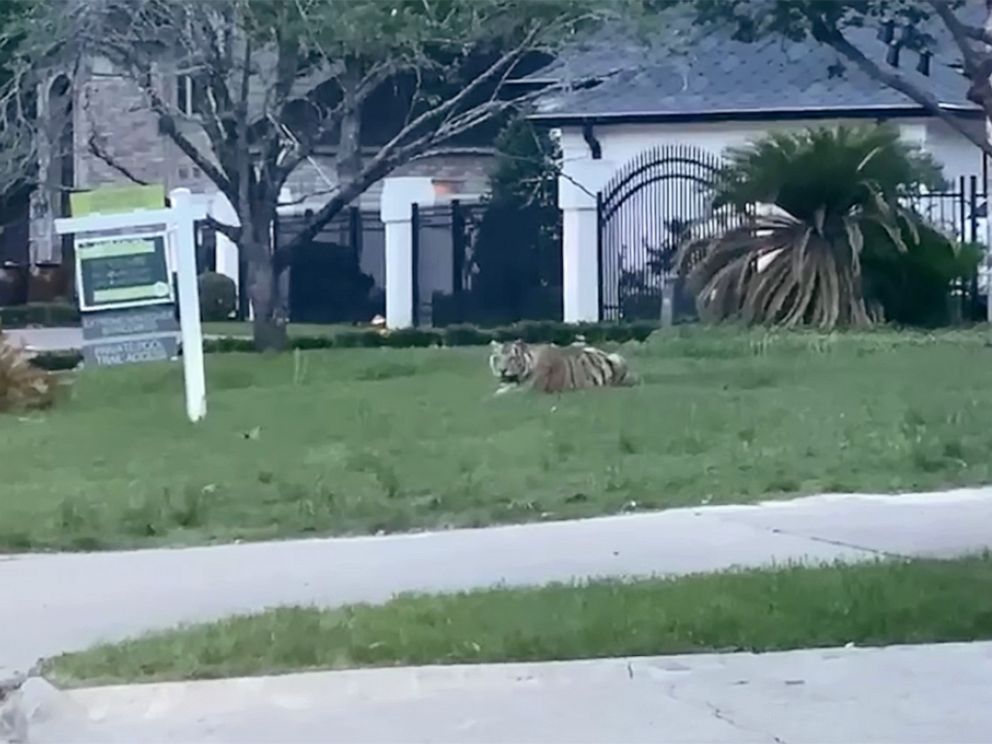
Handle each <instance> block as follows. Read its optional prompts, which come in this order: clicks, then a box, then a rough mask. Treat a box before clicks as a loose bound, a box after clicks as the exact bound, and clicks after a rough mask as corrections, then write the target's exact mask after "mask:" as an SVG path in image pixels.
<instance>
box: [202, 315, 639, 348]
mask: <svg viewBox="0 0 992 744" xmlns="http://www.w3.org/2000/svg"><path fill="white" fill-rule="evenodd" d="M657 327H658V324H657V323H655V322H650V321H639V322H634V323H577V324H574V325H573V324H567V323H558V322H554V321H523V322H521V323H515V324H513V325H510V326H504V327H502V328H493V329H482V328H476V327H475V326H468V325H452V326H448V327H447V328H441V329H422V328H404V329H402V330H398V331H390V332H387V333H383V332H381V331H377V330H372V329H367V330H361V331H357V330H356V331H342V332H340V333H336V334H333V335H331V334H328V335H323V336H295V337H290V339H289V343H290V347H291V348H294V349H354V348H381V347H385V348H393V349H408V348H414V347H428V346H483V345H485V344H488V343H489V342H490V341H494V340H495V341H511V340H513V339H517V338H519V339H523V340H524V341H526V342H527V343H532V344H533V343H553V344H558V345H559V346H564V345H567V344H570V343H572V342H573V341H574V340H575V338H576V336H582V337H583V338H585V340H586V342H587V343H590V344H598V343H603V342H606V341H612V342H615V343H623V342H624V341H644V340H645V339H646V338H647V337H648V336H649V335H651V332H652V331H654V330H655V329H656V328H657ZM203 350H204V351H205V352H207V353H223V352H232V351H241V352H248V351H254V350H255V345H254V342H253V341H252V340H251V339H250V338H219V339H208V340H206V341H204V342H203Z"/></svg>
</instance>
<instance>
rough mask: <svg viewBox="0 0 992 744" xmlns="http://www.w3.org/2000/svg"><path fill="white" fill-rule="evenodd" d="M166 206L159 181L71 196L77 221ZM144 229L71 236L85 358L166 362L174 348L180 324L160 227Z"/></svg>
mask: <svg viewBox="0 0 992 744" xmlns="http://www.w3.org/2000/svg"><path fill="white" fill-rule="evenodd" d="M164 203H165V190H164V189H163V188H162V187H161V186H138V187H116V186H111V187H104V188H100V189H95V190H93V191H88V192H82V193H77V194H72V195H71V196H70V206H71V208H72V213H73V217H74V218H78V217H84V216H89V217H93V216H97V215H113V214H122V213H134V214H135V215H136V217H137V216H138V215H140V214H143V213H146V212H147V211H148V210H155V209H162V208H163V207H164ZM142 210H145V212H143V211H142ZM144 227H145V229H144V230H143V231H142V232H140V233H138V232H133V233H129V234H121V232H122V231H121V230H119V229H116V230H115V229H107V230H101V229H99V228H98V229H97V230H93V231H91V232H90V233H89V234H88V235H85V236H84V235H79V236H77V237H76V239H75V260H76V288H77V290H78V294H79V309H80V311H81V316H82V326H83V358H84V359H85V360H86V361H87V362H88V363H91V364H96V365H97V366H112V365H118V364H133V363H138V362H154V361H166V360H169V359H174V358H175V357H176V355H177V353H178V347H179V340H178V334H179V322H178V320H177V318H176V310H175V301H176V298H175V291H174V284H173V281H172V272H173V267H171V266H170V265H169V255H168V251H167V243H166V238H167V234H166V231H165V225H162V226H161V227H159V228H155V227H148V226H144ZM135 229H136V228H131V230H132V231H133V230H135ZM123 232H127V230H125V231H123Z"/></svg>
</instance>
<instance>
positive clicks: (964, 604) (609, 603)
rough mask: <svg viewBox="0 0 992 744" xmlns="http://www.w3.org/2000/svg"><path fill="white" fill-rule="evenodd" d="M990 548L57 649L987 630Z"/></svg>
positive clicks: (258, 623) (99, 673)
mask: <svg viewBox="0 0 992 744" xmlns="http://www.w3.org/2000/svg"><path fill="white" fill-rule="evenodd" d="M990 585H992V558H990V557H989V556H988V555H985V556H982V557H970V558H964V559H959V560H953V561H936V560H913V561H906V562H892V563H870V564H861V565H853V566H844V565H837V566H825V567H816V568H802V567H786V568H782V569H777V570H763V571H758V570H753V571H746V572H729V573H722V574H709V575H696V576H688V577H682V578H678V579H668V580H651V581H638V582H618V581H604V582H596V583H592V584H586V585H578V586H569V585H553V586H547V587H542V588H539V589H491V590H485V591H475V592H470V593H466V594H453V595H441V596H401V597H398V598H396V599H394V600H393V601H391V602H389V603H387V604H385V605H381V606H368V605H356V606H350V607H345V608H341V609H337V610H323V611H322V610H317V609H313V608H287V609H278V610H272V611H268V612H265V613H262V614H259V615H251V616H242V617H234V618H230V619H226V620H223V621H220V622H216V623H209V624H203V625H195V626H190V627H186V628H179V629H177V630H172V631H168V632H164V633H156V634H152V635H149V636H146V637H144V638H139V639H136V640H132V641H128V642H125V643H120V644H112V645H105V646H99V647H96V648H93V649H90V650H88V651H84V652H82V653H74V654H68V655H66V656H62V657H59V658H56V659H54V660H50V661H48V662H47V663H46V664H45V665H44V666H45V668H44V673H45V674H46V675H48V676H50V677H51V678H53V679H54V680H55V681H56V682H58V683H61V684H70V685H73V684H83V683H86V684H93V683H112V682H121V681H127V682H133V681H151V680H163V679H166V680H172V679H193V678H209V677H234V676H242V675H258V674H266V673H272V672H289V671H301V670H304V669H342V668H350V667H366V666H392V665H397V664H402V665H407V664H411V665H420V664H453V663H480V662H505V661H544V660H556V659H581V658H593V657H601V656H643V655H654V654H673V653H689V652H697V651H713V650H720V651H730V650H734V651H736V650H751V651H775V650H783V649H792V648H806V647H822V646H842V645H845V644H847V643H852V642H853V643H855V644H857V645H887V644H893V643H926V642H938V641H969V640H977V639H988V638H992V592H989V591H988V588H989V586H990Z"/></svg>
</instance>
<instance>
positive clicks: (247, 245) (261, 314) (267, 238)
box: [241, 220, 289, 351]
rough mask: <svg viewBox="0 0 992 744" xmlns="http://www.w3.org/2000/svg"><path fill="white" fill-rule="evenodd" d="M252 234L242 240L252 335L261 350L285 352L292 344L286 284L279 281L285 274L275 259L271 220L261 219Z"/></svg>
mask: <svg viewBox="0 0 992 744" xmlns="http://www.w3.org/2000/svg"><path fill="white" fill-rule="evenodd" d="M259 222H266V223H267V224H264V225H259V224H256V225H255V228H254V229H253V230H252V233H253V235H251V236H249V237H247V238H246V239H244V240H243V241H242V246H241V248H242V250H244V251H245V255H247V256H248V273H249V278H248V296H249V297H250V298H251V304H252V312H253V313H254V319H253V324H252V334H253V337H254V341H255V349H256V350H258V351H282V350H284V349H285V348H286V347H287V346H288V345H289V336H288V334H287V331H286V324H287V322H288V320H289V317H288V313H287V299H288V298H287V297H286V296H285V294H286V292H285V289H286V283H285V282H283V281H280V280H281V278H282V276H283V274H284V271H283V270H282V268H283V267H281V266H280V265H279V264H278V263H277V262H276V261H275V260H274V258H275V257H274V255H273V250H272V245H271V243H272V240H271V231H270V228H271V220H260V221H259Z"/></svg>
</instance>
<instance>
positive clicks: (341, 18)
mask: <svg viewBox="0 0 992 744" xmlns="http://www.w3.org/2000/svg"><path fill="white" fill-rule="evenodd" d="M639 2H640V0H615V1H613V2H607V3H604V2H601V0H210V2H204V0H87V1H85V2H84V1H82V0H37V2H36V3H35V4H34V6H33V7H32V9H31V10H30V11H29V12H28V16H29V18H28V19H27V22H26V23H25V24H24V26H23V27H22V34H23V36H22V39H21V41H20V47H19V48H20V49H21V53H22V60H23V61H24V64H23V65H22V74H21V75H20V76H15V77H16V78H17V79H16V80H15V81H14V82H13V83H12V84H11V85H9V86H8V91H7V95H6V97H5V99H4V100H5V101H6V102H7V103H6V105H7V107H8V108H11V107H13V109H17V107H18V106H19V105H20V104H19V102H20V101H22V99H23V90H24V89H25V86H26V83H27V82H29V81H31V80H32V79H37V78H38V76H39V74H40V72H41V71H43V70H44V69H45V68H46V67H49V66H51V64H52V63H54V62H55V61H57V62H58V63H59V64H61V65H63V66H64V65H66V64H72V63H73V62H75V61H78V60H83V59H87V58H90V59H92V58H102V59H105V60H109V61H110V63H111V64H112V65H113V69H114V71H115V74H121V75H125V76H126V77H127V78H128V79H130V80H131V81H133V82H134V84H135V85H137V86H139V87H140V89H141V91H142V93H143V96H144V99H145V103H146V105H147V107H148V110H149V111H150V112H151V113H152V114H153V115H154V116H155V117H156V119H157V121H158V126H159V129H160V131H161V132H162V133H163V134H164V135H165V136H167V137H168V138H169V139H170V140H171V141H172V142H174V143H175V145H176V146H177V147H178V149H179V150H180V151H181V152H182V153H183V154H184V155H185V156H186V157H187V158H188V159H189V160H190V161H192V163H193V164H195V165H196V167H198V168H199V169H200V170H201V171H202V172H203V173H204V174H205V175H206V176H207V177H208V178H209V179H210V180H211V181H212V182H213V183H214V184H215V185H216V187H217V189H218V190H219V191H220V192H222V193H223V194H224V195H225V196H226V197H227V198H228V200H229V201H230V203H231V204H232V206H233V207H234V210H235V212H236V214H237V217H238V221H239V224H238V225H228V224H216V225H215V227H216V228H217V229H218V230H219V231H220V232H222V233H223V234H224V235H226V236H228V237H229V238H231V239H232V240H234V241H235V242H236V243H237V245H238V247H239V250H240V251H241V252H242V255H243V256H244V257H245V258H246V259H247V264H248V267H249V269H248V273H249V276H248V290H249V296H250V298H251V301H252V305H253V310H254V317H255V326H254V332H255V342H256V346H257V347H258V348H260V349H269V348H280V347H282V346H284V345H285V343H286V329H285V325H286V318H285V317H284V314H283V313H282V312H281V311H280V308H281V307H282V306H283V303H282V302H281V299H282V298H281V297H280V283H279V281H278V279H279V274H280V271H281V269H282V267H284V266H285V264H286V260H285V257H286V255H287V254H289V253H290V252H291V251H292V250H293V248H294V247H295V245H297V244H301V243H306V242H308V241H310V240H312V239H313V238H314V237H315V236H316V235H317V234H318V233H319V232H320V230H321V229H322V228H323V227H324V226H325V225H326V224H327V223H328V222H329V221H330V220H331V219H333V218H334V216H335V215H336V214H338V213H339V212H340V211H341V210H342V209H343V208H345V207H346V206H348V205H349V203H351V202H352V201H353V200H354V199H355V198H356V197H358V196H359V195H360V194H361V193H362V192H364V191H365V190H366V189H367V188H368V187H369V186H370V185H371V184H373V183H374V182H376V181H378V180H380V179H381V178H383V177H385V176H386V175H388V174H389V173H390V172H391V171H393V170H394V169H395V168H397V167H398V166H400V165H402V164H403V163H405V162H407V161H409V160H410V159H411V158H414V157H416V156H418V155H421V154H423V153H425V152H426V151H428V150H429V149H431V148H434V147H436V146H437V145H439V144H441V143H443V142H445V141H446V140H450V139H451V138H453V137H456V136H458V135H460V134H463V133H465V132H468V131H469V130H471V129H473V128H474V127H477V126H479V125H480V124H482V123H484V122H487V121H489V120H491V119H493V117H497V116H500V115H502V114H503V113H504V112H507V111H508V110H509V109H511V108H513V107H520V106H522V105H526V103H527V102H528V101H529V100H530V98H531V97H532V96H533V95H534V91H529V92H527V91H525V92H522V93H519V92H518V93H515V94H514V93H510V92H509V91H510V88H509V87H508V86H507V85H506V83H507V81H509V80H511V79H512V78H513V76H514V75H515V74H517V73H518V72H519V71H520V70H521V69H522V67H521V66H522V65H523V64H526V63H527V62H528V61H529V60H531V59H532V58H533V55H534V54H536V53H541V52H553V51H554V50H555V49H556V48H557V47H558V45H560V44H561V43H562V42H564V41H566V40H569V39H574V38H576V36H577V35H578V34H581V33H583V32H584V31H587V30H590V29H594V28H595V27H596V26H597V25H598V24H599V23H601V22H602V21H604V20H608V19H610V18H614V17H620V16H630V15H631V14H633V13H635V12H636V11H637V10H638V8H639ZM165 65H167V66H169V67H170V68H171V69H172V70H174V71H177V72H180V73H185V74H187V75H188V76H189V79H190V80H191V81H193V84H195V85H196V86H197V90H198V91H199V92H200V93H201V94H202V95H200V96H199V97H198V100H197V103H198V104H199V106H198V108H197V110H196V112H195V113H192V114H191V113H190V112H189V111H181V110H180V108H179V107H177V105H176V103H175V101H173V100H171V99H170V98H169V97H168V96H166V95H163V93H162V90H161V86H160V85H158V84H157V82H156V79H157V74H158V71H159V70H160V69H161V68H162V67H163V66H165ZM384 90H385V91H387V92H388V93H389V95H390V100H391V101H392V105H393V106H394V108H396V107H398V108H397V110H398V111H399V113H398V115H396V116H395V122H394V126H392V128H391V129H390V130H389V131H388V135H387V136H386V137H385V138H384V141H382V142H381V143H380V144H378V145H376V146H375V147H374V148H373V149H374V152H371V153H370V152H368V150H367V147H366V148H363V145H365V144H367V143H365V142H364V140H363V132H362V121H363V117H362V113H363V110H364V107H366V106H367V105H368V104H369V101H370V100H371V99H372V98H373V96H375V95H382V92H383V91H384ZM517 90H519V89H517ZM8 113H9V114H11V115H9V116H8V117H7V127H6V129H7V132H6V135H7V137H8V139H10V138H11V137H12V136H13V135H14V134H15V131H18V132H20V131H27V132H31V131H33V130H32V129H31V128H30V127H23V128H19V127H17V126H11V122H13V121H15V120H16V121H17V122H19V123H21V124H24V123H25V122H26V121H27V120H28V119H30V117H25V116H23V115H18V116H12V114H16V113H17V112H16V111H15V110H12V111H10V112H8ZM394 113H395V112H394ZM14 140H15V141H17V142H18V143H19V145H18V146H19V148H20V149H18V150H17V151H16V156H15V154H14V153H15V150H13V149H11V150H9V151H8V152H9V153H10V157H11V158H15V159H19V160H23V159H24V157H25V156H26V154H27V155H30V154H31V153H33V151H34V149H35V148H36V144H35V140H34V139H33V137H31V136H28V137H24V136H21V138H20V139H18V138H17V137H14ZM329 140H330V141H332V142H333V143H334V144H335V145H336V151H337V154H336V159H337V166H338V168H337V170H338V180H337V183H336V184H335V185H334V187H333V188H331V189H330V191H329V193H327V194H326V199H325V201H324V203H323V205H322V206H321V207H320V208H319V209H318V210H316V212H315V214H314V216H313V219H312V220H310V222H309V223H308V225H307V227H306V228H305V229H304V230H303V231H302V232H301V233H300V234H299V235H297V236H296V237H295V238H294V239H293V242H292V243H290V244H287V245H281V246H279V248H278V250H277V249H276V248H275V247H274V246H273V245H272V240H271V227H272V224H273V220H274V219H275V217H276V208H277V206H278V204H279V194H280V191H281V189H282V188H283V186H284V185H285V183H286V181H287V178H288V177H289V175H290V174H291V173H292V172H293V171H294V169H296V168H297V167H299V166H300V165H301V164H302V163H304V161H306V160H307V159H309V158H311V157H312V156H313V153H314V151H315V148H316V147H317V146H318V145H321V144H324V143H327V142H328V141H329ZM87 145H88V147H89V149H90V151H91V153H92V154H94V155H95V156H96V157H98V158H100V159H101V160H103V161H104V162H106V163H107V164H108V165H110V166H111V167H112V168H114V169H115V170H116V171H117V172H118V173H119V174H120V175H121V176H123V177H126V178H131V179H132V180H138V179H137V177H136V176H135V175H134V174H133V173H132V172H130V171H129V169H128V168H127V167H126V166H125V165H124V164H122V163H119V162H116V161H115V159H114V158H113V156H112V154H111V153H110V151H109V149H108V148H107V147H106V146H105V143H104V142H102V141H101V138H100V137H99V136H94V137H92V138H90V141H89V142H88V143H87ZM0 165H3V166H11V167H13V163H2V164H0Z"/></svg>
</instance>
